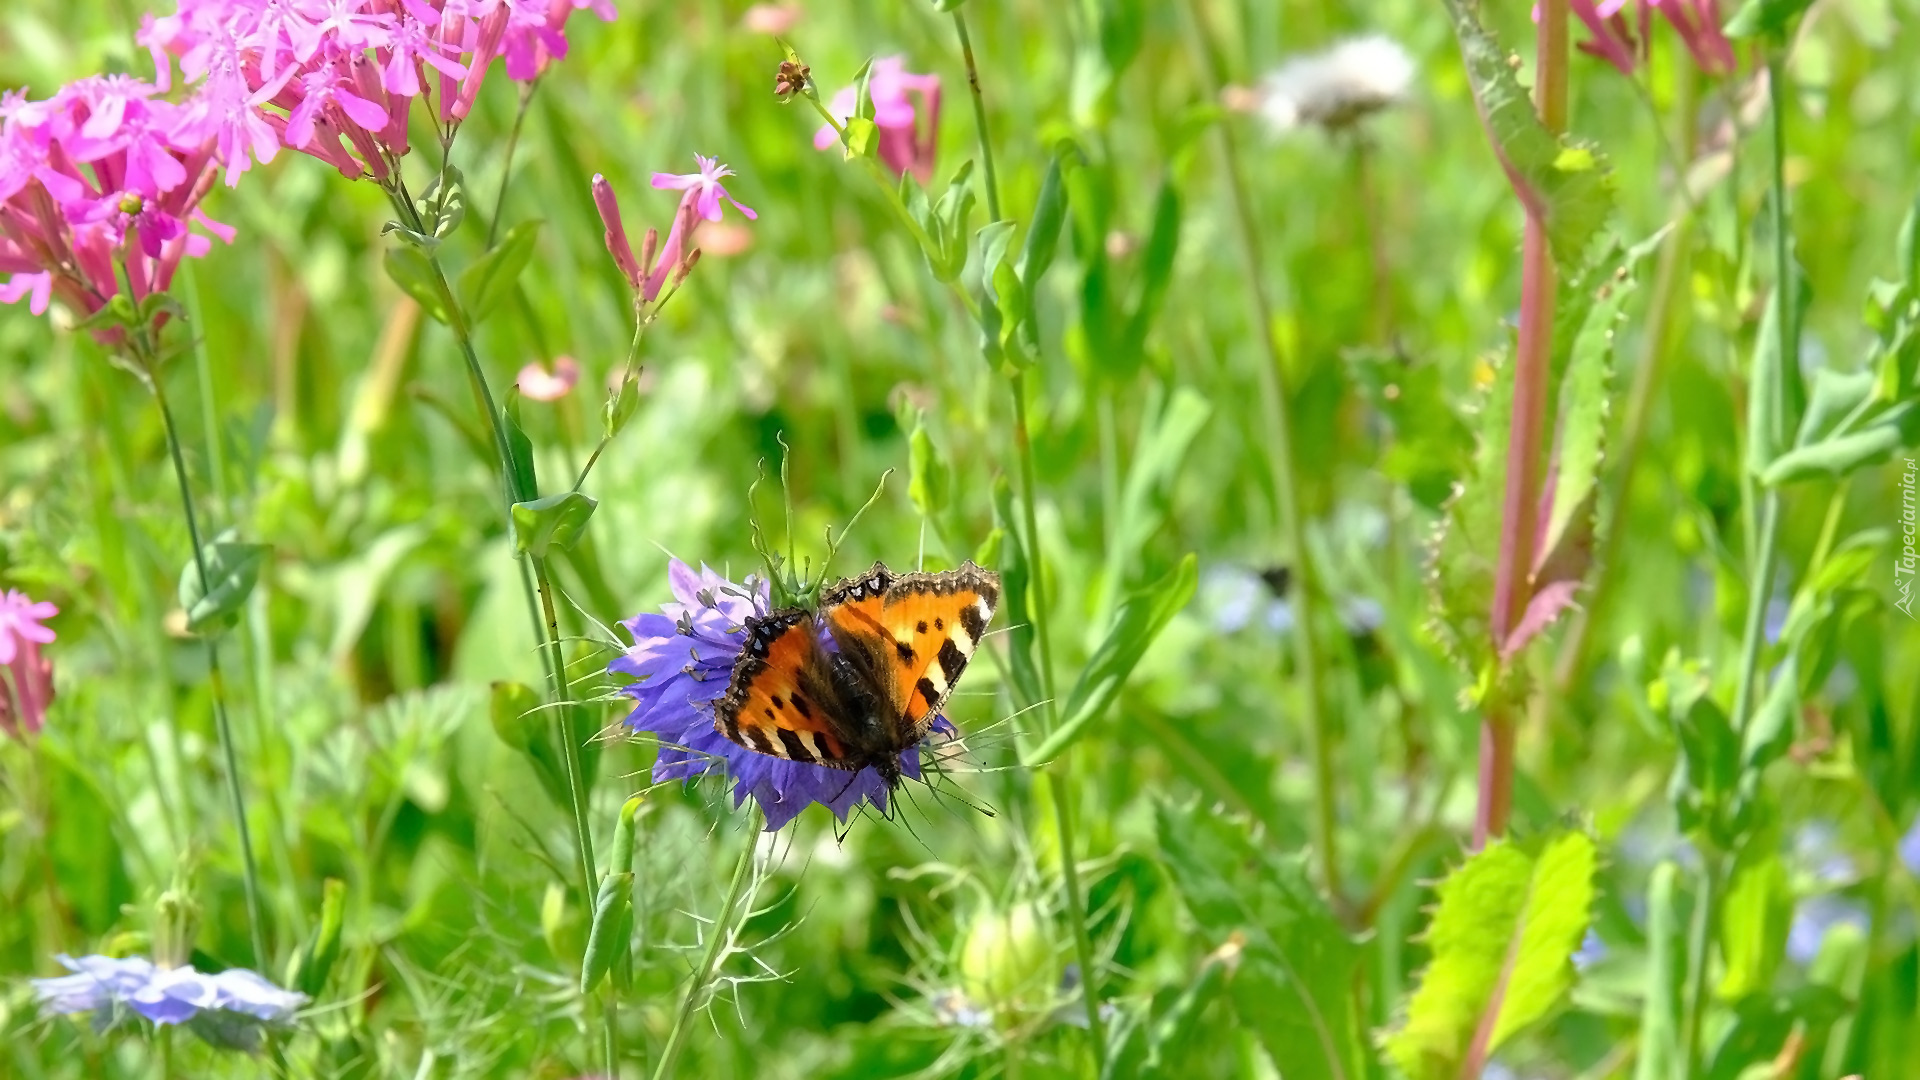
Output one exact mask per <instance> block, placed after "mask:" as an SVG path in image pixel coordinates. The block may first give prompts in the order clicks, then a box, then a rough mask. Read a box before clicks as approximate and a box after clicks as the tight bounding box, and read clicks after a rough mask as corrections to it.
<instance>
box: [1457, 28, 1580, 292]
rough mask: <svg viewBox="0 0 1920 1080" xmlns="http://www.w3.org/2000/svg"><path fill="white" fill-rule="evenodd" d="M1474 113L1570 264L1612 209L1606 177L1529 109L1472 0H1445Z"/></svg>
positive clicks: (1557, 252) (1560, 258)
mask: <svg viewBox="0 0 1920 1080" xmlns="http://www.w3.org/2000/svg"><path fill="white" fill-rule="evenodd" d="M1447 8H1448V10H1449V11H1450V12H1451V13H1452V15H1453V30H1454V36H1455V37H1457V38H1458V39H1459V41H1460V52H1461V54H1462V55H1463V56H1464V57H1465V59H1466V64H1467V78H1468V81H1469V82H1471V83H1472V86H1473V96H1474V100H1475V101H1476V102H1477V103H1478V105H1479V107H1480V118H1481V121H1482V122H1483V123H1484V124H1485V126H1486V129H1487V134H1488V137H1489V138H1490V139H1492V141H1493V144H1494V152H1495V153H1496V154H1498V155H1499V157H1500V161H1501V164H1502V166H1503V167H1504V168H1505V169H1506V171H1507V177H1508V179H1509V180H1510V181H1512V183H1513V184H1514V186H1515V188H1516V190H1517V192H1518V194H1519V195H1520V198H1521V200H1522V201H1523V202H1526V203H1528V204H1529V205H1530V206H1532V207H1534V208H1535V209H1537V210H1538V211H1540V212H1541V214H1542V215H1543V216H1544V218H1545V220H1546V226H1547V239H1548V243H1549V245H1550V246H1551V247H1552V249H1553V258H1554V261H1555V262H1556V263H1558V264H1560V265H1561V266H1563V267H1573V266H1578V265H1580V264H1581V263H1583V262H1584V261H1585V259H1586V252H1587V248H1588V247H1589V246H1590V245H1591V244H1592V242H1593V240H1594V238H1595V237H1596V236H1598V235H1599V234H1600V229H1601V227H1602V226H1603V225H1604V224H1605V223H1606V220H1607V218H1608V217H1609V216H1611V215H1612V213H1613V201H1614V198H1613V180H1612V177H1611V175H1610V173H1609V171H1608V166H1607V163H1606V160H1605V159H1604V158H1603V157H1601V156H1600V154H1599V153H1598V152H1596V151H1595V150H1594V149H1593V148H1592V147H1589V146H1585V145H1583V144H1580V143H1576V142H1572V141H1569V140H1567V139H1564V138H1558V137H1555V136H1554V134H1553V133H1552V132H1549V131H1548V130H1547V129H1546V127H1545V126H1544V125H1542V124H1541V123H1540V118H1539V116H1537V115H1536V114H1535V113H1534V108H1533V101H1532V99H1531V98H1530V97H1529V96H1528V94H1527V92H1526V90H1524V89H1523V88H1521V86H1520V83H1519V80H1518V79H1517V78H1515V76H1514V71H1513V68H1512V67H1511V66H1510V65H1509V64H1508V62H1507V57H1508V55H1509V54H1508V52H1507V50H1506V49H1505V48H1503V47H1502V46H1501V44H1500V42H1499V41H1498V40H1497V39H1496V38H1495V37H1494V36H1493V34H1492V33H1491V32H1490V31H1488V30H1487V29H1486V28H1485V27H1484V26H1483V25H1482V24H1481V22H1480V4H1479V2H1478V0H1447Z"/></svg>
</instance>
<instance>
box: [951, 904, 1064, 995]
mask: <svg viewBox="0 0 1920 1080" xmlns="http://www.w3.org/2000/svg"><path fill="white" fill-rule="evenodd" d="M1059 978H1060V973H1059V970H1058V968H1057V965H1056V964H1055V963H1054V955H1053V943H1052V942H1051V941H1049V940H1048V939H1047V929H1046V922H1045V917H1044V914H1043V913H1042V912H1041V910H1040V907H1039V905H1038V904H1035V903H1034V902H1032V901H1022V902H1020V903H1017V904H1014V905H1013V906H1011V907H1009V908H1007V909H1006V910H1005V911H1000V910H996V909H992V908H986V909H983V910H981V911H980V912H978V913H977V914H975V915H974V917H973V922H972V924H971V925H969V926H968V927H967V937H966V941H965V943H964V944H963V945H962V946H961V950H960V985H961V987H962V989H964V990H965V991H966V995H967V997H968V998H969V999H970V1000H972V1001H976V1002H979V1003H980V1004H982V1005H985V1006H987V1007H989V1008H992V1009H993V1010H994V1011H996V1012H1008V1011H1011V1010H1014V1009H1017V1008H1018V1007H1020V1006H1023V1005H1027V1006H1031V1005H1038V1004H1041V1003H1042V1002H1043V1001H1044V1000H1045V998H1046V996H1047V994H1048V993H1049V992H1050V991H1051V989H1052V988H1053V986H1054V985H1055V984H1057V983H1058V982H1059Z"/></svg>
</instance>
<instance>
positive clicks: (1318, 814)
mask: <svg viewBox="0 0 1920 1080" xmlns="http://www.w3.org/2000/svg"><path fill="white" fill-rule="evenodd" d="M1184 14H1185V17H1186V19H1185V21H1186V23H1187V30H1188V35H1189V37H1190V39H1191V41H1190V44H1191V46H1192V51H1193V58H1194V68H1195V70H1197V71H1199V72H1201V73H1202V76H1203V78H1204V79H1206V82H1207V90H1208V96H1209V98H1218V97H1219V90H1220V88H1219V86H1218V85H1216V84H1215V80H1214V77H1213V74H1212V72H1213V67H1212V64H1211V63H1210V61H1209V59H1208V55H1207V46H1206V41H1205V38H1204V36H1203V35H1204V34H1205V30H1204V29H1203V28H1202V24H1201V21H1200V19H1201V16H1200V11H1199V8H1198V4H1197V0H1192V2H1190V4H1189V6H1188V7H1187V9H1186V10H1185V12H1184ZM1213 132H1214V148H1215V153H1216V155H1217V156H1218V158H1219V164H1220V171H1221V172H1222V173H1223V174H1224V175H1225V178H1226V182H1227V188H1228V194H1229V196H1230V197H1231V202H1232V206H1233V215H1234V232H1235V233H1236V234H1237V236H1238V238H1239V246H1240V259H1241V263H1242V266H1243V273H1242V274H1241V277H1242V278H1243V279H1244V280H1245V282H1246V303H1247V319H1248V322H1250V323H1251V324H1252V325H1251V329H1252V331H1253V336H1254V338H1255V340H1256V341H1258V342H1259V345H1260V350H1261V353H1260V361H1261V362H1260V363H1259V365H1258V375H1259V390H1260V407H1261V413H1262V414H1263V417H1264V420H1265V424H1266V429H1267V431H1266V438H1265V439H1264V440H1263V441H1264V442H1265V443H1266V450H1267V468H1268V472H1269V473H1270V474H1271V476H1272V480H1273V487H1274V497H1275V501H1276V503H1277V504H1278V510H1279V519H1280V520H1279V525H1280V534H1281V535H1280V537H1279V540H1280V547H1282V548H1283V549H1285V550H1286V551H1287V553H1288V555H1289V557H1291V558H1292V560H1293V571H1294V577H1295V579H1296V580H1297V582H1298V588H1297V589H1296V591H1295V592H1294V595H1293V608H1294V628H1293V633H1292V635H1290V636H1291V638H1292V640H1293V664H1294V668H1295V669H1296V672H1297V674H1298V676H1299V679H1300V697H1301V705H1302V711H1303V712H1304V713H1305V714H1306V721H1307V729H1308V731H1309V732H1310V733H1311V734H1312V738H1313V774H1314V803H1315V814H1314V827H1315V835H1314V848H1315V851H1314V854H1315V855H1316V856H1317V857H1318V859H1319V863H1320V879H1321V884H1322V885H1323V886H1324V887H1325V888H1326V890H1327V893H1328V895H1330V896H1332V897H1334V898H1335V899H1336V901H1338V899H1339V897H1340V895H1341V887H1340V856H1339V850H1338V848H1337V847H1336V846H1335V845H1336V837H1337V833H1338V825H1339V819H1338V814H1339V809H1338V804H1339V800H1338V798H1337V793H1336V783H1337V780H1336V777H1335V774H1334V763H1333V727H1332V724H1331V723H1330V722H1329V720H1328V716H1327V711H1326V700H1325V696H1324V690H1323V687H1322V682H1321V678H1322V672H1321V670H1320V665H1321V653H1320V648H1319V644H1318V641H1317V639H1316V637H1315V635H1316V634H1317V633H1318V623H1319V606H1320V582H1319V577H1318V574H1317V573H1316V571H1315V568H1314V564H1313V554H1312V552H1311V551H1310V550H1309V549H1308V546H1307V525H1306V520H1305V518H1304V516H1303V513H1304V512H1303V511H1302V509H1301V506H1300V468H1299V462H1298V461H1297V460H1296V458H1295V454H1294V445H1293V417H1292V414H1291V409H1290V405H1289V396H1288V392H1287V387H1286V386H1285V385H1284V384H1283V382H1282V381H1281V375H1282V373H1283V372H1284V371H1285V369H1286V365H1285V362H1284V360H1283V359H1282V357H1281V355H1280V346H1279V344H1278V342H1276V341H1275V339H1274V333H1273V331H1274V327H1273V309H1272V306H1271V305H1270V304H1269V302H1268V300H1267V293H1266V289H1265V288H1264V287H1263V286H1262V285H1261V282H1262V281H1263V280H1265V277H1266V272H1265V263H1266V259H1265V257H1264V255H1263V253H1262V251H1261V248H1260V236H1259V229H1258V224H1257V222H1256V221H1255V220H1254V212H1253V199H1252V196H1251V195H1250V194H1249V192H1248V189H1247V179H1246V172H1245V170H1244V169H1243V168H1242V167H1241V163H1240V150H1239V147H1238V145H1237V144H1236V143H1235V142H1234V137H1233V131H1232V129H1231V128H1230V127H1229V126H1228V125H1226V124H1224V123H1223V124H1215V125H1213Z"/></svg>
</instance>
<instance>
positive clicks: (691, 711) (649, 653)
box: [607, 559, 953, 832]
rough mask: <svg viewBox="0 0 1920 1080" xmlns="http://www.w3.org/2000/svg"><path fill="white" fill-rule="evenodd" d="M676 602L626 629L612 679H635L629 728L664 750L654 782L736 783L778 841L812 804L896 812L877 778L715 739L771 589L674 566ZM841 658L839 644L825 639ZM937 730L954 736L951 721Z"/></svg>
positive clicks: (839, 813)
mask: <svg viewBox="0 0 1920 1080" xmlns="http://www.w3.org/2000/svg"><path fill="white" fill-rule="evenodd" d="M667 580H668V583H669V584H670V585H671V586H672V589H673V595H674V602H673V603H670V604H666V605H664V606H663V607H662V608H661V609H660V613H659V614H654V613H652V612H643V613H641V614H639V615H636V616H634V617H633V618H631V619H629V620H627V621H626V622H624V623H622V624H621V625H622V626H625V627H626V628H627V632H628V633H630V634H632V635H633V646H632V647H631V648H629V649H628V650H627V651H626V654H625V655H624V656H622V657H620V658H619V659H617V660H615V661H613V663H611V664H609V665H607V670H608V671H610V672H614V673H617V674H621V675H628V676H631V677H633V678H634V680H635V681H634V682H633V683H631V684H629V685H628V686H627V687H625V692H626V693H627V694H628V695H630V696H631V697H632V698H633V699H634V702H635V704H634V709H633V712H632V713H631V714H629V715H628V717H627V725H628V726H629V727H631V728H633V729H634V730H635V731H650V732H652V733H653V734H654V736H655V737H656V738H657V740H658V741H659V747H660V752H659V757H658V758H657V759H655V761H654V765H653V780H654V782H655V783H662V782H665V781H668V780H684V779H688V778H691V777H694V776H699V775H701V774H703V773H706V772H709V771H711V770H715V769H716V768H717V769H719V770H721V771H722V772H724V774H725V775H726V776H727V777H729V778H731V779H732V781H733V783H734V789H733V805H734V806H736V807H737V806H739V805H740V804H741V803H743V802H745V801H746V799H747V796H749V795H751V796H752V797H753V798H754V801H756V802H758V803H759V804H760V809H761V811H762V812H763V813H764V814H765V815H766V818H767V831H769V832H772V831H773V830H776V829H778V828H780V827H781V826H783V825H785V824H786V823H787V822H789V821H792V820H793V819H794V818H795V817H796V816H798V815H799V813H800V811H802V810H804V809H806V808H807V806H808V804H810V803H819V804H821V805H822V806H825V807H827V808H828V809H830V810H832V811H833V813H834V816H835V817H837V818H839V819H840V820H842V821H845V820H846V818H847V813H848V812H849V811H850V810H852V808H853V807H854V805H855V804H857V803H860V802H862V801H865V802H868V803H871V804H872V805H873V806H874V808H875V809H877V810H879V811H880V812H881V813H883V814H884V813H885V812H886V810H887V796H888V794H889V793H888V790H887V783H886V781H885V780H883V779H881V777H880V774H879V773H878V772H876V771H875V770H873V769H871V768H868V769H863V770H861V771H860V772H859V773H854V774H849V773H847V772H846V771H844V770H841V769H832V768H828V767H827V766H825V765H813V764H810V763H807V762H803V761H788V760H787V759H785V758H778V757H774V756H772V755H770V754H759V753H755V752H754V751H752V750H748V749H747V748H745V747H743V746H741V745H740V744H738V743H736V742H734V741H733V740H731V739H729V738H727V737H726V736H725V735H722V734H721V733H720V732H719V731H717V730H715V728H714V723H713V703H714V702H715V701H717V700H719V698H720V697H722V696H723V695H725V694H726V692H727V683H728V681H729V680H730V679H731V678H732V675H733V662H734V659H735V658H736V657H738V656H739V655H740V650H741V648H742V647H743V646H744V644H745V642H746V633H745V624H746V621H747V619H749V618H751V617H753V616H755V615H760V614H765V613H766V611H767V605H768V599H767V596H768V590H767V585H766V582H764V581H760V580H758V579H756V578H752V577H749V578H747V580H746V581H745V582H744V583H741V584H735V583H733V582H731V581H728V580H727V579H725V578H723V577H721V576H720V575H718V574H716V573H714V572H713V571H712V570H709V569H707V568H706V567H705V566H702V567H701V568H700V571H699V572H698V573H695V572H694V570H693V568H692V567H689V566H688V565H687V564H686V563H683V562H681V561H680V560H678V559H674V560H673V561H672V562H670V563H669V564H668V566H667ZM821 643H822V644H823V645H825V646H826V647H827V648H828V649H832V648H833V647H834V646H833V643H832V638H831V637H830V636H828V635H827V634H826V632H825V631H824V629H823V630H822V632H821ZM934 730H936V731H939V732H942V733H943V734H944V733H951V732H952V731H953V726H952V725H951V724H949V723H948V722H947V721H946V719H945V718H944V717H942V718H940V719H938V720H936V721H935V723H934ZM900 773H901V775H902V776H904V777H906V778H908V779H918V778H919V776H920V750H919V747H914V748H912V749H910V750H907V751H906V752H904V753H902V754H901V755H900Z"/></svg>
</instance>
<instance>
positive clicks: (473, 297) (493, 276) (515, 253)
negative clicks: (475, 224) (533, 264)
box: [460, 219, 541, 324]
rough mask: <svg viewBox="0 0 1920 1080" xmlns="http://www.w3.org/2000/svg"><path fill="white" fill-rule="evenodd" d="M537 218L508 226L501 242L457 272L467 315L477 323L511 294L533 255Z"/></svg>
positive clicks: (539, 224)
mask: <svg viewBox="0 0 1920 1080" xmlns="http://www.w3.org/2000/svg"><path fill="white" fill-rule="evenodd" d="M540 226H541V222H540V221H539V220H538V219H535V220H533V221H523V222H521V223H520V224H518V225H515V226H514V227H513V228H511V229H508V230H507V233H506V235H505V236H502V237H501V238H500V242H499V243H498V244H496V245H494V247H493V248H492V250H490V251H488V252H487V253H486V254H484V255H481V256H480V257H479V258H478V259H475V260H474V262H473V265H472V266H469V267H467V269H466V271H465V272H464V273H462V274H461V275H460V295H461V297H462V298H463V300H464V301H465V303H466V309H467V317H468V318H469V319H471V320H472V321H473V322H474V323H476V324H477V323H479V322H481V321H482V320H484V319H485V318H486V317H487V316H488V315H491V314H492V313H493V312H494V311H495V310H497V309H498V308H500V307H502V306H503V305H505V304H506V302H507V298H508V297H510V296H512V295H513V286H514V283H515V282H517V281H519V280H520V272H521V271H522V270H525V269H526V268H527V263H528V261H530V260H531V259H532V258H533V246H534V242H535V241H536V240H538V239H539V238H540Z"/></svg>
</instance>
